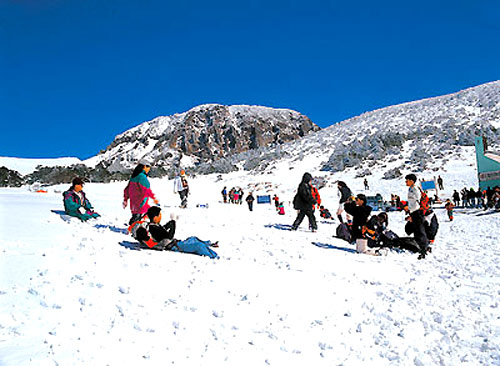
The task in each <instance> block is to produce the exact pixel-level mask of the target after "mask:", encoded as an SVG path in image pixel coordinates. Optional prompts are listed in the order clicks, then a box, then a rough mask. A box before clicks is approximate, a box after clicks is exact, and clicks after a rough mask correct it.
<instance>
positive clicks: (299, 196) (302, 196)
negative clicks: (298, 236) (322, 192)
mask: <svg viewBox="0 0 500 366" xmlns="http://www.w3.org/2000/svg"><path fill="white" fill-rule="evenodd" d="M311 179H312V176H311V174H309V173H305V174H304V176H303V177H302V181H301V182H300V184H299V187H298V188H297V193H296V195H295V198H294V199H293V208H295V209H296V210H299V213H298V214H297V218H296V219H295V221H294V222H293V225H292V230H297V228H298V227H299V225H300V224H301V222H302V220H304V217H305V216H307V218H308V219H309V226H310V227H311V228H312V230H317V229H318V226H317V224H316V218H315V217H314V212H313V205H314V204H315V203H316V201H315V200H314V198H313V196H312V192H311V185H310V184H309V182H310V181H311Z"/></svg>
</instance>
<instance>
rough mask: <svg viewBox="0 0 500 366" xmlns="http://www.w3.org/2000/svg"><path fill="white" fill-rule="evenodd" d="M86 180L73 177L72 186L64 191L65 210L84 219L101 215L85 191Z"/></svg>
mask: <svg viewBox="0 0 500 366" xmlns="http://www.w3.org/2000/svg"><path fill="white" fill-rule="evenodd" d="M83 185H84V181H83V179H82V178H79V177H76V178H75V179H73V182H72V185H71V187H70V188H69V189H68V190H67V191H66V192H64V193H63V202H64V211H65V212H66V213H67V214H68V215H70V216H74V217H78V218H79V219H80V220H82V221H87V220H88V219H92V218H97V217H99V216H100V215H99V214H98V213H97V212H95V211H94V208H93V207H92V205H91V204H90V201H89V200H88V199H87V197H86V196H85V192H84V191H83Z"/></svg>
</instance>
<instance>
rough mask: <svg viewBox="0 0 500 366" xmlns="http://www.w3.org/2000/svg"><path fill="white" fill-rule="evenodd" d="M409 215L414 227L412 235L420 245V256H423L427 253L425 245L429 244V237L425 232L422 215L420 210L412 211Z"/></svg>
mask: <svg viewBox="0 0 500 366" xmlns="http://www.w3.org/2000/svg"><path fill="white" fill-rule="evenodd" d="M410 216H411V219H412V223H413V229H414V232H413V236H414V238H415V241H416V242H417V243H418V245H419V247H420V258H423V257H425V255H426V254H427V247H428V246H429V239H428V238H427V234H426V233H425V227H424V216H423V214H422V211H420V210H417V211H414V212H412V213H411V214H410Z"/></svg>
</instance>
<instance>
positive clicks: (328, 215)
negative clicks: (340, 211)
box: [319, 206, 333, 220]
mask: <svg viewBox="0 0 500 366" xmlns="http://www.w3.org/2000/svg"><path fill="white" fill-rule="evenodd" d="M319 216H321V217H322V218H324V219H332V220H333V217H332V214H331V213H330V210H328V209H327V208H326V207H325V206H319Z"/></svg>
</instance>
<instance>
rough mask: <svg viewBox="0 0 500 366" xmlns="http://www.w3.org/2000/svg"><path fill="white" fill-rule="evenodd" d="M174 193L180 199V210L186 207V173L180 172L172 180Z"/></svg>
mask: <svg viewBox="0 0 500 366" xmlns="http://www.w3.org/2000/svg"><path fill="white" fill-rule="evenodd" d="M174 193H178V194H179V197H180V199H181V208H186V207H187V197H188V195H189V185H188V181H187V179H186V172H185V171H184V170H181V172H180V174H179V175H178V176H177V177H175V179H174Z"/></svg>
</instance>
